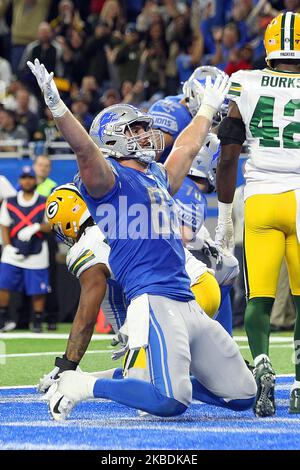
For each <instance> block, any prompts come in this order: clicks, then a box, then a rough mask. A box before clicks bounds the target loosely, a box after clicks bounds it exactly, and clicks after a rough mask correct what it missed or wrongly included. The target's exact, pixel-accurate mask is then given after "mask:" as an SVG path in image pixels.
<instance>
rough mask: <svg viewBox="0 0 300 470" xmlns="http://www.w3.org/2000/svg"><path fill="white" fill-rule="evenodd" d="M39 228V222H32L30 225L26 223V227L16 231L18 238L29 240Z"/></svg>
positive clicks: (24, 240) (22, 240) (23, 240)
mask: <svg viewBox="0 0 300 470" xmlns="http://www.w3.org/2000/svg"><path fill="white" fill-rule="evenodd" d="M40 228H41V224H39V223H37V222H36V223H35V224H32V225H28V226H27V227H24V228H22V229H21V230H20V231H19V232H18V235H17V237H18V239H19V240H21V242H29V240H30V239H31V237H32V236H33V235H34V234H35V233H36V232H38V231H39V230H40Z"/></svg>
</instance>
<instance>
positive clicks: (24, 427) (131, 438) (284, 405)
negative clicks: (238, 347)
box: [0, 377, 300, 449]
mask: <svg viewBox="0 0 300 470" xmlns="http://www.w3.org/2000/svg"><path fill="white" fill-rule="evenodd" d="M291 382H292V379H291V378H290V377H283V378H278V379H277V390H276V398H277V413H276V416H275V418H264V419H258V418H255V417H254V415H253V413H252V411H251V410H250V411H246V412H241V413H238V412H232V411H230V410H226V409H221V408H216V407H213V406H208V405H205V404H202V403H193V404H192V405H191V407H190V409H189V410H188V411H187V412H186V413H185V414H184V415H182V416H180V417H179V418H171V419H160V418H154V417H143V418H141V417H139V416H138V413H137V412H136V411H134V410H131V409H129V408H126V407H124V406H122V405H118V404H115V403H111V402H107V401H101V400H98V401H93V402H85V403H81V404H79V405H78V406H77V407H76V408H75V409H74V410H73V412H72V414H71V416H70V419H69V420H67V421H65V422H63V423H56V422H54V421H52V420H50V417H49V415H48V407H47V404H46V403H45V402H44V401H43V400H42V399H41V396H40V395H38V394H37V393H36V392H35V390H34V389H27V388H26V389H20V388H19V389H0V449H297V448H299V442H300V415H289V414H288V399H289V388H290V384H291Z"/></svg>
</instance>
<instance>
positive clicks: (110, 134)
mask: <svg viewBox="0 0 300 470" xmlns="http://www.w3.org/2000/svg"><path fill="white" fill-rule="evenodd" d="M137 123H142V124H143V126H144V129H145V132H144V133H143V134H140V135H138V136H136V135H134V134H133V132H132V126H133V125H134V124H137ZM152 126H153V119H152V117H151V116H150V115H148V114H146V113H143V112H141V111H140V110H139V109H137V108H135V107H134V106H131V105H129V104H114V105H112V106H109V107H108V108H105V109H104V110H103V111H101V112H100V113H99V114H98V115H97V116H96V117H95V119H94V121H93V123H92V125H91V128H90V136H91V137H92V139H93V140H94V142H95V143H96V144H97V145H98V147H100V148H101V150H103V153H104V155H105V156H111V157H115V158H136V159H137V160H139V161H141V162H143V163H150V162H152V161H154V159H155V156H156V153H157V152H162V151H163V149H164V139H163V134H162V132H161V131H159V130H156V129H153V128H152ZM126 131H127V134H128V135H126Z"/></svg>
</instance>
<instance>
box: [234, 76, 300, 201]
mask: <svg viewBox="0 0 300 470" xmlns="http://www.w3.org/2000/svg"><path fill="white" fill-rule="evenodd" d="M299 88H300V74H297V73H288V72H279V71H274V70H270V69H264V70H250V71H249V70H240V71H238V72H236V73H234V74H232V76H231V85H230V89H229V92H228V98H229V99H230V100H232V101H234V102H235V103H236V104H237V106H238V108H239V111H240V114H241V116H242V119H243V122H244V124H245V128H246V138H247V143H248V145H249V159H248V160H247V163H246V167H245V179H246V187H245V193H244V197H245V199H247V198H248V197H249V196H252V195H254V194H276V193H282V192H286V191H291V190H295V189H299V188H300V122H299V121H300V100H299Z"/></svg>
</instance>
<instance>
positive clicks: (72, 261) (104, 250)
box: [66, 225, 111, 278]
mask: <svg viewBox="0 0 300 470" xmlns="http://www.w3.org/2000/svg"><path fill="white" fill-rule="evenodd" d="M109 252H110V248H109V246H108V244H107V243H106V242H105V241H104V236H103V234H102V232H101V231H100V230H99V228H98V226H97V225H93V226H92V227H87V228H86V229H85V231H84V233H83V234H82V235H81V237H80V239H79V240H78V242H76V243H75V244H74V245H73V246H72V247H71V248H70V249H69V251H68V253H67V259H66V264H67V268H68V270H69V271H70V273H71V274H73V275H74V276H76V277H77V278H79V277H80V275H81V274H82V273H83V272H84V271H86V270H87V269H88V268H90V267H91V266H94V265H95V264H99V263H102V264H105V265H106V266H107V267H108V269H109V271H110V272H111V270H110V267H109V263H108V258H109Z"/></svg>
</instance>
